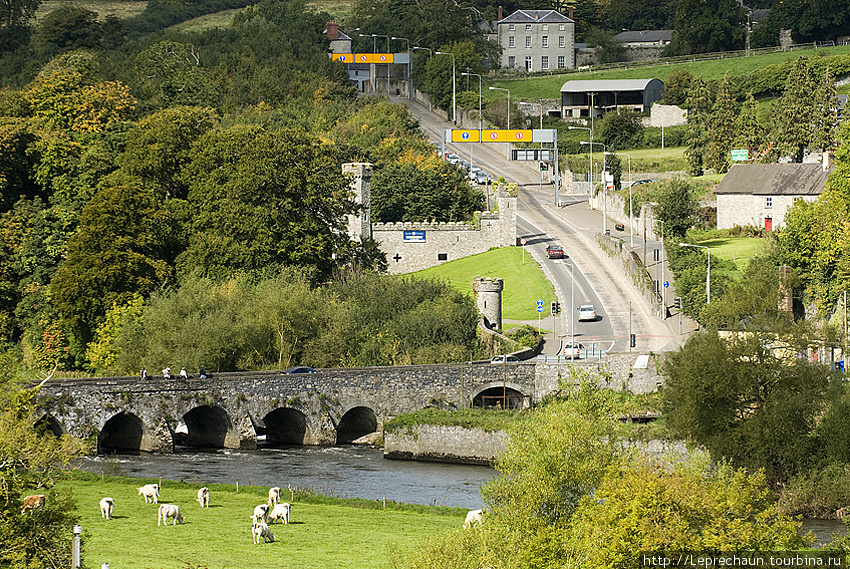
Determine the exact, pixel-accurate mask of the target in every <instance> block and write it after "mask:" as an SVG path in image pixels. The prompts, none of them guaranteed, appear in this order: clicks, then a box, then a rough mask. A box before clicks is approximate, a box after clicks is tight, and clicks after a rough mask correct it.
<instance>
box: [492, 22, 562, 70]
mask: <svg viewBox="0 0 850 569" xmlns="http://www.w3.org/2000/svg"><path fill="white" fill-rule="evenodd" d="M570 11H572V8H570ZM575 27H576V25H575V22H574V21H573V20H572V18H568V17H566V16H564V15H562V14H560V13H559V12H556V11H555V10H517V11H516V12H514V13H513V14H511V15H510V16H508V17H507V18H502V14H501V7H499V21H498V22H497V23H496V30H497V35H498V41H499V45H501V46H502V57H501V59H500V63H501V65H502V67H508V68H510V69H518V70H521V71H528V72H532V71H546V70H547V69H572V68H574V67H575V66H576V61H575V48H574V45H575Z"/></svg>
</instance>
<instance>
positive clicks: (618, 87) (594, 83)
mask: <svg viewBox="0 0 850 569" xmlns="http://www.w3.org/2000/svg"><path fill="white" fill-rule="evenodd" d="M651 81H658V79H579V80H576V81H567V82H566V83H564V85H563V86H562V87H561V93H591V92H594V91H596V92H598V91H643V90H645V89H646V88H647V86H648V85H649V83H650V82H651Z"/></svg>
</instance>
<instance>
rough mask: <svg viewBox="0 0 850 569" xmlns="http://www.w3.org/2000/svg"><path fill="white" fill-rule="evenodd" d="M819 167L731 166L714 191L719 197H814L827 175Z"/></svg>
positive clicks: (786, 165) (823, 184)
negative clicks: (742, 195) (731, 195)
mask: <svg viewBox="0 0 850 569" xmlns="http://www.w3.org/2000/svg"><path fill="white" fill-rule="evenodd" d="M830 171H832V168H830V170H829V171H826V172H825V171H824V169H823V166H822V165H821V164H734V165H733V166H732V167H731V168H729V172H727V173H726V175H725V176H724V177H723V179H722V180H721V181H720V183H719V184H717V187H716V188H715V189H714V193H715V194H716V195H719V194H745V195H754V196H817V195H820V194H821V193H822V192H823V188H824V186H825V185H826V179H827V177H828V176H829V172H830Z"/></svg>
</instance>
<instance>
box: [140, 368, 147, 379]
mask: <svg viewBox="0 0 850 569" xmlns="http://www.w3.org/2000/svg"><path fill="white" fill-rule="evenodd" d="M139 377H141V378H142V381H144V380H146V379H147V378H148V370H146V369H145V368H142V371H140V372H139Z"/></svg>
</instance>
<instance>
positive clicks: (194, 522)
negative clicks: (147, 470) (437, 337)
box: [64, 472, 466, 569]
mask: <svg viewBox="0 0 850 569" xmlns="http://www.w3.org/2000/svg"><path fill="white" fill-rule="evenodd" d="M281 478H285V474H284V473H281ZM153 482H156V483H159V482H160V481H159V480H143V479H134V478H125V477H111V476H105V477H101V476H98V475H95V474H91V473H85V472H74V473H73V475H72V479H71V480H69V481H68V482H66V483H64V485H65V486H67V487H70V488H71V489H72V491H73V495H74V497H75V499H76V501H77V506H78V512H79V514H80V516H81V518H82V519H81V522H80V525H82V527H83V537H84V561H85V564H86V566H88V567H98V566H100V565H101V564H103V563H109V565H110V567H120V568H121V569H160V568H162V569H171V568H174V569H178V568H182V569H187V568H188V569H193V568H204V569H224V568H233V567H251V568H252V569H266V568H268V569H272V568H274V569H277V568H279V567H284V566H285V567H287V569H308V568H309V569H326V568H328V567H352V568H358V569H359V568H361V567H373V568H380V567H389V565H390V558H391V555H393V554H397V553H404V552H408V553H409V552H412V551H413V549H414V548H415V547H416V546H417V545H418V544H419V542H420V541H421V540H424V539H427V538H428V537H431V536H433V535H437V534H441V533H445V532H447V531H450V530H453V529H457V528H459V527H460V526H461V524H462V523H463V519H464V515H465V514H466V510H464V509H461V508H448V507H427V506H418V505H407V504H397V503H393V502H387V503H386V504H383V503H382V502H373V501H371V500H356V499H355V500H345V499H338V498H329V497H325V496H317V495H314V494H311V493H309V492H295V493H294V494H290V492H289V491H288V490H287V489H284V491H283V496H282V499H283V500H285V501H288V502H290V503H291V504H292V514H291V518H290V524H289V525H282V524H273V525H272V526H270V527H271V529H272V532H273V533H274V534H275V537H276V541H275V542H274V543H266V544H263V543H260V544H258V545H254V544H253V542H252V537H251V519H250V516H251V514H252V513H253V509H254V506H256V505H257V504H261V503H265V501H266V497H267V492H268V488H264V487H255V486H249V487H245V486H241V487H239V491H238V492H237V491H236V487H235V486H232V485H227V484H211V485H207V486H208V488H209V489H210V493H211V500H210V507H209V508H201V507H200V506H199V505H198V503H197V502H196V501H195V498H196V496H197V491H198V488H200V487H201V486H202V484H189V483H184V482H174V481H169V480H162V489H161V492H160V493H161V498H160V503H169V504H177V505H179V506H180V510H181V513H182V514H183V517H184V520H185V523H184V524H182V525H176V526H172V525H169V526H168V527H160V526H157V525H156V518H157V506H156V505H154V504H145V503H144V500H143V499H142V497H141V496H139V495H138V493H137V491H136V487H138V486H141V485H142V484H146V483H153ZM104 496H109V497H111V498H113V499H114V500H115V511H114V519H112V520H106V519H103V518H102V517H101V516H100V511H99V508H98V502H99V501H100V499H101V498H103V497H104Z"/></svg>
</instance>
